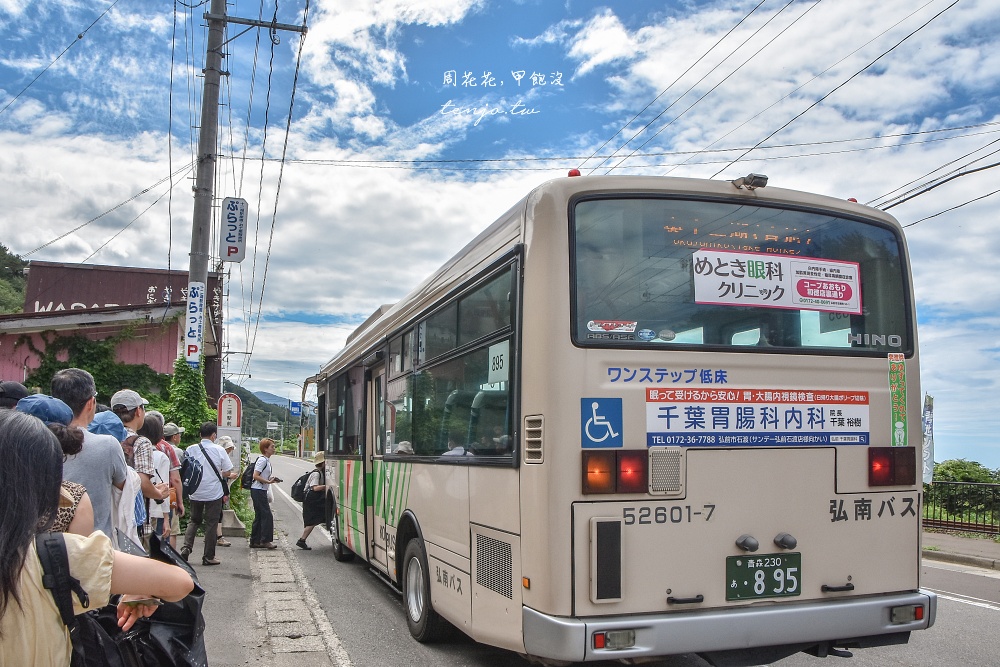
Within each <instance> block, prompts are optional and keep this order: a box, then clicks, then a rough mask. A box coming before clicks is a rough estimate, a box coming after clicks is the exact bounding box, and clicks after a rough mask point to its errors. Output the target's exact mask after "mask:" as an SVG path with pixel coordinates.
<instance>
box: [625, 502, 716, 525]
mask: <svg viewBox="0 0 1000 667" xmlns="http://www.w3.org/2000/svg"><path fill="white" fill-rule="evenodd" d="M714 511H715V505H702V506H701V508H700V509H693V508H692V507H691V506H690V505H674V506H672V507H665V506H663V505H660V506H657V507H645V506H643V507H624V508H622V518H623V519H624V520H625V525H626V526H631V525H633V524H639V525H652V524H654V523H691V522H692V521H696V520H699V519H701V520H704V521H708V520H709V519H711V518H712V513H713V512H714Z"/></svg>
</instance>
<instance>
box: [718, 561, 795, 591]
mask: <svg viewBox="0 0 1000 667" xmlns="http://www.w3.org/2000/svg"><path fill="white" fill-rule="evenodd" d="M801 590H802V554H800V553H781V554H759V555H758V554H750V555H747V556H728V557H727V558H726V600H756V599H759V598H783V597H792V596H795V595H798V594H799V592H800V591H801Z"/></svg>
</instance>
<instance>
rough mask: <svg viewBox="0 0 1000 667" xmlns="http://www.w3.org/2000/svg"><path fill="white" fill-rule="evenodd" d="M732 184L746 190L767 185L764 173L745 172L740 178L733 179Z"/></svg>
mask: <svg viewBox="0 0 1000 667" xmlns="http://www.w3.org/2000/svg"><path fill="white" fill-rule="evenodd" d="M733 185H735V186H736V187H737V189H743V188H746V189H747V190H756V189H757V188H762V187H764V186H765V185H767V176H765V175H764V174H747V175H746V176H744V177H742V178H737V179H736V180H735V181H733Z"/></svg>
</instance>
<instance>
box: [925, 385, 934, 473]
mask: <svg viewBox="0 0 1000 667" xmlns="http://www.w3.org/2000/svg"><path fill="white" fill-rule="evenodd" d="M923 426H924V484H931V483H933V482H934V397H933V396H931V395H930V394H925V395H924V418H923Z"/></svg>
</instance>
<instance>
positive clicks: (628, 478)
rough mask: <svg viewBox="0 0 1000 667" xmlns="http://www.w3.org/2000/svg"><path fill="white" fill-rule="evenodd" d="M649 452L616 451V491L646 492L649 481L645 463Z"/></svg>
mask: <svg viewBox="0 0 1000 667" xmlns="http://www.w3.org/2000/svg"><path fill="white" fill-rule="evenodd" d="M647 461H649V454H648V453H647V452H645V451H636V450H628V451H625V450H619V452H618V493H646V492H647V491H649V481H648V477H647V475H646V464H647Z"/></svg>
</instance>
